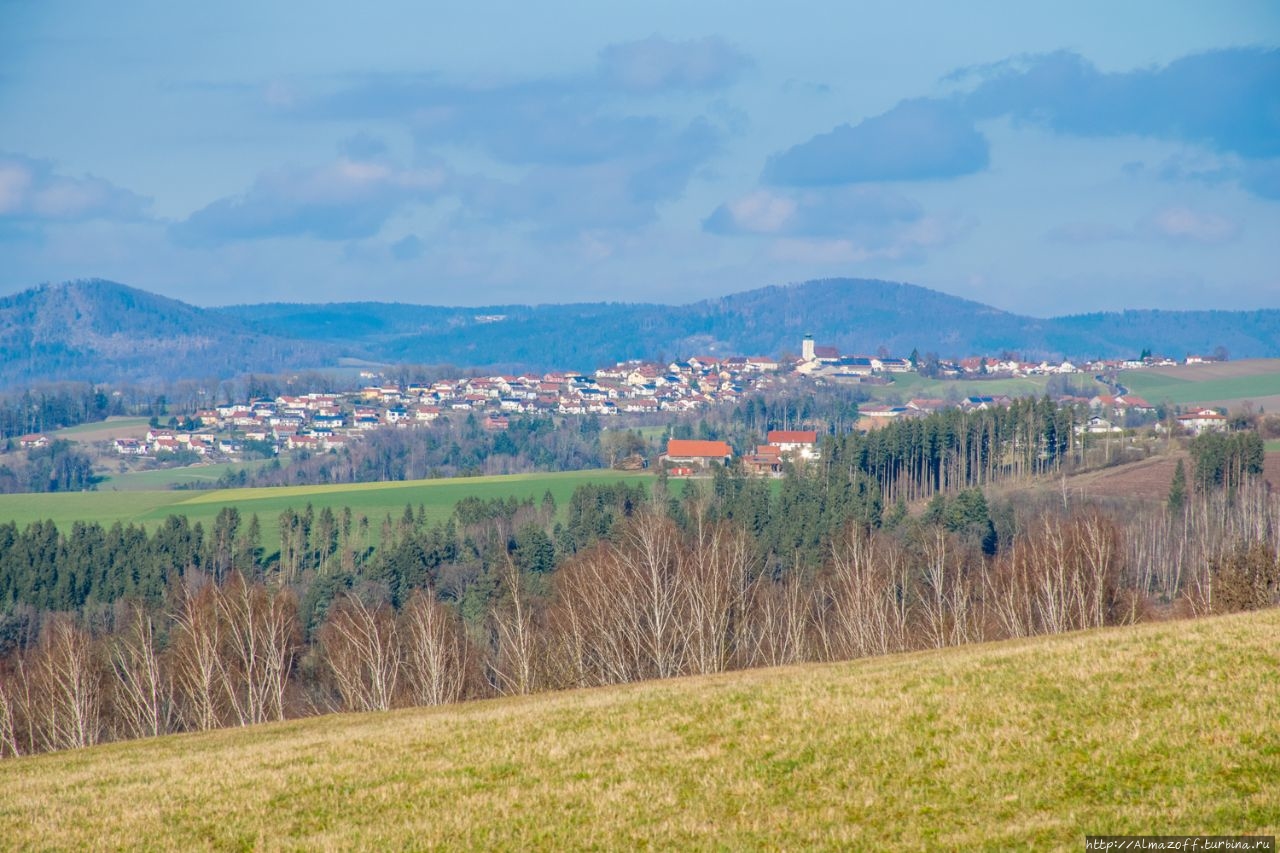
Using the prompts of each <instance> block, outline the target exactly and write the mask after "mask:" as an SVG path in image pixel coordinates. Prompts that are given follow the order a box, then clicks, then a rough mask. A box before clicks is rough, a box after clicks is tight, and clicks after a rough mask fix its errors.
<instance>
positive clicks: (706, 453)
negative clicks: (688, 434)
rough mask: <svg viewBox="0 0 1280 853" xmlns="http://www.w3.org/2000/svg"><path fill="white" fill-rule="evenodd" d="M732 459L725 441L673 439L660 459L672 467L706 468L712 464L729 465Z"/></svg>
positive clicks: (730, 449)
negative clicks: (695, 466) (672, 465)
mask: <svg viewBox="0 0 1280 853" xmlns="http://www.w3.org/2000/svg"><path fill="white" fill-rule="evenodd" d="M732 458H733V449H732V448H730V447H729V443H728V442H726V441H699V440H696V439H685V438H673V439H670V440H669V441H668V442H667V452H666V453H664V454H663V455H662V459H663V460H664V461H666V462H669V463H672V464H674V465H688V466H694V465H697V466H702V467H706V466H707V465H710V464H711V463H713V462H717V463H719V464H721V465H727V464H729V460H730V459H732Z"/></svg>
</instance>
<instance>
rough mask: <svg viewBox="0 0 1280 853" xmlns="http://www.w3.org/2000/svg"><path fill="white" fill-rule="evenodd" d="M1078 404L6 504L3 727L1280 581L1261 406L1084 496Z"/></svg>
mask: <svg viewBox="0 0 1280 853" xmlns="http://www.w3.org/2000/svg"><path fill="white" fill-rule="evenodd" d="M1070 417H1071V416H1070V415H1069V414H1068V413H1066V412H1063V411H1061V410H1057V409H1055V408H1054V407H1051V406H1048V405H1046V404H1044V403H1028V404H1025V405H1024V406H1021V407H1018V408H1013V409H1010V410H1003V411H1001V410H996V411H992V412H985V413H974V414H973V415H970V416H969V417H968V418H965V419H959V418H956V417H954V416H936V417H935V418H933V419H928V420H927V421H922V422H921V426H919V427H913V428H911V429H907V428H906V425H904V428H903V429H902V430H901V431H899V432H898V433H894V432H892V431H887V430H886V431H881V432H879V433H875V434H873V435H872V436H856V435H855V434H852V433H850V434H842V435H829V436H828V437H827V439H826V440H825V442H824V444H823V448H822V451H823V455H822V458H821V460H819V461H818V462H816V463H814V464H811V465H808V466H806V467H803V468H790V469H789V470H788V471H787V472H786V475H785V476H784V477H783V478H782V480H781V481H775V482H770V481H768V480H763V479H758V478H751V477H746V476H744V475H743V474H742V472H741V471H738V470H736V469H733V468H730V469H720V470H717V471H716V473H715V476H714V477H712V478H710V479H706V480H701V481H684V482H679V483H677V482H674V481H668V480H667V479H666V478H665V477H661V476H659V477H658V478H657V480H656V482H655V484H654V486H653V488H652V489H651V490H648V489H645V488H644V487H643V486H635V485H632V486H627V485H615V486H583V487H581V488H579V489H578V490H577V491H576V492H575V493H574V495H573V496H572V499H571V500H570V502H569V504H568V505H567V506H565V507H557V506H556V505H555V501H554V499H552V498H551V496H550V495H547V496H545V497H544V498H543V499H542V500H540V501H534V500H526V501H517V500H514V499H512V500H491V501H482V500H478V499H470V500H466V501H463V502H461V503H460V504H459V505H458V506H457V507H456V508H455V510H454V512H453V513H452V515H451V516H450V517H449V518H448V519H447V520H445V521H441V522H429V521H428V520H427V518H426V515H425V513H424V511H423V510H422V509H421V508H415V507H412V506H406V507H405V510H404V512H403V513H401V514H400V515H399V516H398V517H384V518H382V519H369V518H365V517H362V516H358V515H355V514H353V513H351V512H350V511H336V512H335V511H333V510H330V509H328V508H324V509H321V510H320V511H318V512H317V511H316V510H315V509H313V508H311V507H303V508H301V509H300V510H287V511H286V512H285V513H284V514H283V515H282V516H281V518H280V519H279V522H280V524H279V528H280V541H279V543H278V546H277V543H265V542H263V541H261V538H262V537H261V526H260V523H259V520H258V519H257V518H255V517H252V516H251V517H249V518H243V517H241V516H240V514H239V513H238V512H237V511H236V510H235V509H234V508H227V509H224V510H223V511H222V512H221V513H220V515H219V516H218V517H217V519H216V521H215V523H214V524H213V525H212V526H211V527H210V528H209V529H204V528H203V527H202V526H201V525H198V524H195V525H193V524H190V523H189V522H187V520H186V519H183V518H180V517H171V518H170V519H168V520H167V521H165V522H164V523H163V524H161V525H159V526H158V527H156V528H155V529H154V530H150V531H148V530H145V529H143V528H140V527H136V526H128V525H118V524H117V525H113V526H111V527H109V528H104V527H102V526H100V525H96V524H77V525H74V526H73V527H71V528H70V529H67V530H58V529H56V528H55V527H54V525H52V524H48V523H42V524H33V525H29V526H27V527H26V528H23V529H18V528H17V527H16V526H15V525H12V524H10V525H4V526H0V584H3V585H2V586H0V609H2V613H3V616H2V617H0V654H2V656H3V657H2V659H3V663H2V664H0V752H2V753H3V754H7V755H13V754H25V753H29V752H34V751H41V750H46V749H56V748H65V747H72V746H80V745H85V744H88V743H93V742H97V741H101V740H104V739H113V738H123V737H136V736H144V735H154V734H160V733H164V732H170V731H184V730H199V729H207V728H211V727H215V726H224V725H237V724H245V723H251V722H258V721H262V720H269V719H281V718H284V717H288V716H297V715H302V714H310V713H316V712H320V711H325V710H330V709H351V710H362V709H376V708H388V707H395V706H400V705H409V704H430V703H439V702H448V701H457V700H460V699H465V698H473V697H481V696H490V695H495V694H504V693H524V692H529V691H534V690H544V689H557V688H563V687H574V686H588V685H598V684H611V683H618V682H624V681H630V680H635V679H642V678H653V677H665V676H670V675H677V674H685V673H705V672H716V671H721V670H724V669H729V668H737V667H747V666H761V665H772V664H781V663H788V662H794V661H804V660H834V659H843V658H848V657H854V656H860V655H868V654H883V653H888V652H894V651H900V650H908V649H917V648H932V647H940V646H946V645H952V644H957V643H965V642H973V641H978V640H987V639H996V638H1000V637H1016V636H1027V635H1032V634H1037V633H1047V632H1056V631H1064V630H1071V629H1076V628H1085V627H1094V626H1101V625H1109V624H1119V623H1127V622H1131V621H1134V620H1139V619H1144V618H1152V617H1166V616H1169V615H1177V614H1198V613H1208V612H1219V611H1225V610H1235V609H1245V608H1254V607H1261V606H1267V605H1269V604H1271V603H1273V602H1274V601H1275V599H1276V597H1277V594H1278V593H1280V562H1278V561H1277V545H1278V544H1280V499H1278V498H1276V497H1275V496H1271V495H1269V494H1267V492H1266V490H1265V488H1264V487H1263V484H1262V483H1261V482H1260V480H1259V478H1258V472H1259V470H1260V461H1259V456H1258V454H1257V448H1258V446H1259V443H1260V441H1259V440H1258V439H1257V436H1256V433H1252V434H1250V435H1252V436H1253V438H1249V437H1248V436H1247V435H1245V434H1240V436H1236V435H1231V436H1224V437H1223V438H1222V441H1221V442H1217V441H1206V442H1200V443H1193V444H1192V451H1193V456H1192V466H1191V468H1192V470H1191V474H1190V476H1188V477H1186V479H1185V483H1184V487H1183V491H1182V493H1181V494H1179V495H1175V494H1173V493H1172V492H1171V494H1170V496H1169V501H1168V503H1167V505H1163V506H1146V507H1141V506H1134V505H1129V504H1125V503H1118V504H1108V503H1084V502H1080V501H1078V500H1076V499H1072V498H1070V497H1069V496H1068V495H1066V494H1065V493H1064V494H1058V493H1057V492H1056V491H1055V490H1053V489H1051V488H1050V489H1047V490H1044V491H1038V490H1037V486H1036V483H1037V482H1038V481H1037V478H1038V477H1042V475H1043V474H1044V473H1052V472H1053V471H1054V470H1057V468H1059V467H1060V466H1062V465H1065V464H1067V462H1068V460H1069V455H1070V453H1071V452H1072V445H1071V441H1070V439H1069V438H1068V437H1067V436H1068V435H1069V433H1070V431H1069V430H1064V429H1063V426H1064V423H1065V421H1064V420H1063V419H1064V418H1065V419H1069V418H1070ZM708 428H709V427H708ZM921 448H923V449H921ZM1214 472H1221V476H1220V477H1219V476H1217V475H1216V474H1215V473H1214ZM1018 483H1022V484H1024V485H1025V487H1022V488H1014V489H1013V491H1010V490H1009V489H1010V488H1011V487H1014V486H1016V484H1018ZM993 485H998V486H999V487H1000V490H1001V494H1002V495H1003V497H1000V498H998V499H995V500H989V499H988V495H987V492H986V491H985V490H984V488H983V487H984V486H993ZM1175 498H1176V499H1175ZM908 500H910V501H912V502H913V504H914V506H915V509H914V510H910V509H909V507H908V503H907V502H908Z"/></svg>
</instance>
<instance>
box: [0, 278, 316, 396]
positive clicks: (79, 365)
mask: <svg viewBox="0 0 1280 853" xmlns="http://www.w3.org/2000/svg"><path fill="white" fill-rule="evenodd" d="M333 357H334V348H333V347H331V346H329V345H327V344H315V343H303V342H300V341H294V340H286V339H284V338H279V337H274V336H272V335H269V334H264V333H260V332H257V331H254V330H249V329H246V328H245V327H244V325H243V324H241V323H238V322H236V321H235V320H234V319H233V318H229V317H223V316H220V315H218V314H217V313H215V312H210V311H208V310H206V309H203V308H197V307H195V306H193V305H188V304H186V303H185V302H179V301H178V300H176V299H168V298H166V297H163V296H157V295H156V294H154V293H147V292H146V291H143V290H138V289H136V288H132V287H126V286H125V285H122V284H116V283H115V282H110V281H101V280H96V279H95V280H91V281H75V282H66V283H63V284H52V285H44V286H41V287H37V288H34V289H32V290H27V291H24V292H22V293H18V294H15V295H13V296H8V297H5V298H3V299H0V387H5V386H12V385H17V384H21V383H32V382H53V381H62V382H65V381H86V382H104V381H117V380H122V379H123V380H130V381H138V382H149V381H162V380H170V379H204V378H209V377H213V378H222V377H228V376H235V375H237V374H239V373H244V372H248V371H267V370H270V371H277V370H288V369H290V368H296V367H300V366H305V365H308V364H315V363H318V362H320V361H324V360H327V359H330V358H333Z"/></svg>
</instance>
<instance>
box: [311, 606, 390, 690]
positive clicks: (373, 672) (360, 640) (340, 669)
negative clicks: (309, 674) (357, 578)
mask: <svg viewBox="0 0 1280 853" xmlns="http://www.w3.org/2000/svg"><path fill="white" fill-rule="evenodd" d="M319 641H320V648H321V650H322V653H323V655H324V660H325V663H326V664H328V668H329V672H330V674H331V675H332V677H333V684H334V687H335V688H336V689H337V691H338V695H339V697H341V700H342V706H343V708H344V709H345V710H348V711H385V710H387V709H389V708H390V707H391V703H392V701H393V700H394V698H395V692H396V685H397V683H398V682H399V679H400V636H399V631H398V629H397V627H396V622H395V618H394V616H393V614H392V613H391V609H390V608H389V607H388V606H387V605H385V604H380V605H378V606H376V607H370V606H369V605H367V604H365V603H364V602H363V601H361V600H360V599H359V598H358V597H357V596H355V595H345V596H343V597H342V598H341V599H340V600H339V601H338V602H336V603H335V604H334V605H333V607H331V608H329V615H328V618H327V619H326V620H325V623H324V624H323V625H322V626H321V627H320V633H319Z"/></svg>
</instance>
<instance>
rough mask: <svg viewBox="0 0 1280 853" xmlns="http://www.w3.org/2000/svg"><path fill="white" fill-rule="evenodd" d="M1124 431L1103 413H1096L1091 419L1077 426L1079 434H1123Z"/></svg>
mask: <svg viewBox="0 0 1280 853" xmlns="http://www.w3.org/2000/svg"><path fill="white" fill-rule="evenodd" d="M1123 432H1124V429H1122V428H1121V427H1118V426H1116V425H1115V424H1113V423H1112V422H1111V421H1109V420H1107V419H1106V418H1104V417H1102V416H1101V415H1094V416H1093V417H1091V418H1089V420H1087V421H1085V422H1084V423H1083V424H1080V425H1079V426H1077V427H1076V434H1077V435H1079V434H1081V433H1089V434H1090V435H1112V434H1121V433H1123Z"/></svg>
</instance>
